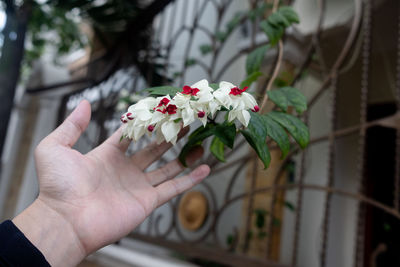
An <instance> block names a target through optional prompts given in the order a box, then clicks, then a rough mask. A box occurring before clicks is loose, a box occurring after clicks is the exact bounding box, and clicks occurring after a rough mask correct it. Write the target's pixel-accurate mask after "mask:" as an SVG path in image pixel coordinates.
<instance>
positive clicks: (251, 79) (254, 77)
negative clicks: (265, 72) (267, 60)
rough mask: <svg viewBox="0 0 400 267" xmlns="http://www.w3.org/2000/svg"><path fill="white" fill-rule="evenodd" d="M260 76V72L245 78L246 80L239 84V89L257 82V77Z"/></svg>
mask: <svg viewBox="0 0 400 267" xmlns="http://www.w3.org/2000/svg"><path fill="white" fill-rule="evenodd" d="M261 75H262V72H259V71H256V72H253V73H252V74H250V75H249V76H247V78H246V79H245V80H244V81H243V82H242V83H241V84H240V88H243V87H246V86H250V85H251V84H252V83H253V82H255V81H257V79H258V77H260V76H261Z"/></svg>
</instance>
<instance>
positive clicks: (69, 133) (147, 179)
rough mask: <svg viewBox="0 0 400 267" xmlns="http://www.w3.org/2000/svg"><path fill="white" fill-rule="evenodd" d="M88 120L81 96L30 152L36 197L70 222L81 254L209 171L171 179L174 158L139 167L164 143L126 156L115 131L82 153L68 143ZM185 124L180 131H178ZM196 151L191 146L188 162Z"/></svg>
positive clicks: (123, 231)
mask: <svg viewBox="0 0 400 267" xmlns="http://www.w3.org/2000/svg"><path fill="white" fill-rule="evenodd" d="M89 120H90V104H89V103H88V102H87V101H82V103H81V104H80V105H79V106H78V107H77V108H76V109H75V111H74V112H73V113H71V115H70V116H69V117H68V118H67V119H66V120H65V121H64V123H63V124H62V125H60V126H59V127H58V128H57V129H56V130H55V131H54V132H52V133H51V134H50V135H49V136H48V137H46V138H45V139H44V140H43V141H42V142H41V143H40V144H39V146H38V147H37V149H36V151H35V158H36V165H37V171H38V177H39V184H40V193H39V197H38V200H39V201H41V202H43V203H44V204H45V205H47V206H48V207H49V208H50V209H52V210H54V211H56V212H57V213H58V214H60V215H61V216H62V217H63V218H65V220H67V221H68V223H70V224H71V226H72V228H73V230H74V232H75V234H76V236H77V238H78V239H79V242H80V243H81V246H82V248H83V249H84V251H85V253H86V254H89V253H90V252H92V251H94V250H96V249H98V248H100V247H102V246H104V245H106V244H109V243H112V242H114V241H116V240H118V239H120V238H121V237H123V236H125V235H126V234H128V233H129V232H130V231H132V230H133V229H134V228H135V227H136V226H137V225H138V224H140V223H141V222H143V220H144V219H145V218H146V217H147V216H148V215H149V214H150V213H151V212H152V211H153V210H154V209H155V208H156V207H158V206H160V205H162V204H163V203H165V202H166V201H168V200H170V199H171V198H173V197H174V196H176V195H177V194H179V193H182V192H183V191H185V190H187V189H190V188H191V187H193V186H194V185H196V184H197V183H199V182H200V181H201V180H202V179H203V178H204V177H206V176H207V175H208V173H209V167H208V166H207V165H201V166H199V167H197V168H196V169H195V170H193V171H192V172H191V173H190V174H188V175H185V176H182V177H179V178H176V179H172V178H174V177H175V176H176V175H178V174H179V173H180V172H182V170H183V166H182V165H181V164H180V163H179V161H178V160H174V161H171V162H169V163H167V164H166V165H164V166H163V167H161V168H159V169H157V170H154V171H151V172H147V173H146V172H144V171H145V170H146V168H147V167H148V166H150V165H151V164H152V163H153V162H154V161H156V160H157V159H159V158H160V157H161V155H162V154H164V153H165V152H166V151H167V150H168V149H169V148H170V144H167V143H162V144H161V145H157V144H154V143H153V144H150V145H149V146H148V147H146V148H145V149H143V150H141V151H138V152H137V153H135V154H134V155H132V156H127V155H126V153H125V152H126V150H127V148H128V146H129V141H128V140H124V141H122V142H120V137H121V130H118V131H116V132H115V133H114V134H113V135H112V136H111V137H110V138H109V139H107V140H106V141H105V142H104V143H103V144H101V145H100V146H98V147H96V148H95V149H93V150H92V151H90V152H89V153H87V154H85V155H83V154H81V153H80V152H78V151H76V150H74V149H72V148H71V147H72V146H73V145H74V144H75V142H76V141H77V140H78V138H79V136H80V135H81V134H82V132H83V131H84V130H85V129H86V127H87V125H88V123H89ZM186 132H187V129H186V130H185V129H184V130H182V132H181V135H184V134H185V133H186ZM201 154H202V150H201V149H196V150H194V151H193V153H191V154H190V158H189V159H188V162H194V161H195V160H196V159H198V158H199V157H200V156H201Z"/></svg>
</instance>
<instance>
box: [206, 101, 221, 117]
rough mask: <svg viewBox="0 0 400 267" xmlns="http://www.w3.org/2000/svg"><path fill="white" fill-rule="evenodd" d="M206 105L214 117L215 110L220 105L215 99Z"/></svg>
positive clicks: (219, 107)
mask: <svg viewBox="0 0 400 267" xmlns="http://www.w3.org/2000/svg"><path fill="white" fill-rule="evenodd" d="M208 107H209V109H210V112H211V117H214V115H215V112H217V110H220V109H221V105H219V104H218V103H217V101H211V102H210V103H209V104H208Z"/></svg>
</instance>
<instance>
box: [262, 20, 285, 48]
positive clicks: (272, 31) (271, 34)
mask: <svg viewBox="0 0 400 267" xmlns="http://www.w3.org/2000/svg"><path fill="white" fill-rule="evenodd" d="M260 27H261V29H262V30H263V31H264V32H265V34H266V35H267V36H268V40H269V43H270V44H271V45H272V46H273V45H276V44H277V43H278V41H279V40H280V39H281V37H282V35H283V33H284V32H285V28H283V27H276V26H274V25H272V24H270V23H269V22H268V21H267V20H264V21H262V22H261V23H260Z"/></svg>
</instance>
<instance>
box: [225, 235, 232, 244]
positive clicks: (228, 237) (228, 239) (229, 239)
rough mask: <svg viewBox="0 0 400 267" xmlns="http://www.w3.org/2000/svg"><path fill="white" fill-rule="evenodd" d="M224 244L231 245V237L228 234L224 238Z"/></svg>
mask: <svg viewBox="0 0 400 267" xmlns="http://www.w3.org/2000/svg"><path fill="white" fill-rule="evenodd" d="M226 244H227V245H229V246H230V245H232V244H233V235H231V234H229V235H227V236H226Z"/></svg>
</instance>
